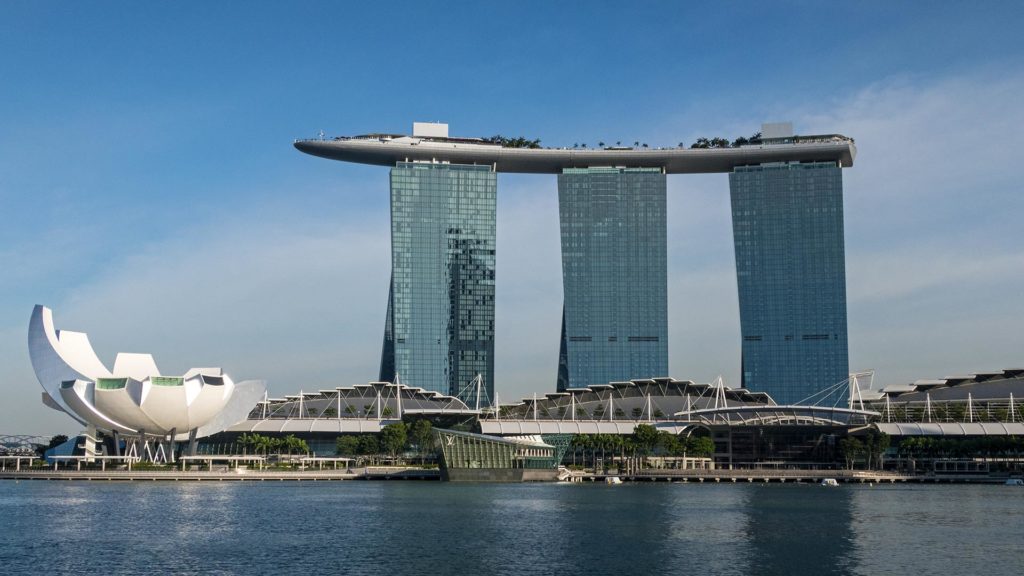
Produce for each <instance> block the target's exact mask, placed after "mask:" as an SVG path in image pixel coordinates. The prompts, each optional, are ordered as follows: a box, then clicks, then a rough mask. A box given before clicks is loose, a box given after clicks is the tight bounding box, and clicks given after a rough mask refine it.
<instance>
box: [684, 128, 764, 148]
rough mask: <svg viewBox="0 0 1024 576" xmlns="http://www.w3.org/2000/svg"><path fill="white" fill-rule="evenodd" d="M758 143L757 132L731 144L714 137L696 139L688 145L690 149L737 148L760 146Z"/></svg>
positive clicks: (758, 135)
mask: <svg viewBox="0 0 1024 576" xmlns="http://www.w3.org/2000/svg"><path fill="white" fill-rule="evenodd" d="M760 143H761V133H760V132H758V133H756V134H754V135H753V136H751V137H750V138H744V137H743V136H740V137H739V138H737V139H735V140H733V141H732V142H729V140H727V139H725V138H720V137H716V138H697V141H696V142H694V143H693V144H690V148H739V147H740V146H743V145H745V144H760ZM679 147H680V148H682V147H683V143H682V142H680V143H679Z"/></svg>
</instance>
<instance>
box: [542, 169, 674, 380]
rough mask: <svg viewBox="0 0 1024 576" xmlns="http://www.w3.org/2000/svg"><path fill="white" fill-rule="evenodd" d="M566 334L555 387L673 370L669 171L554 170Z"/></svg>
mask: <svg viewBox="0 0 1024 576" xmlns="http://www.w3.org/2000/svg"><path fill="white" fill-rule="evenodd" d="M558 210H559V220H560V224H561V243H562V287H563V293H564V298H565V301H564V306H563V309H562V338H561V346H560V352H559V364H558V390H565V389H566V388H581V387H584V386H587V385H590V384H607V383H608V382H616V381H625V380H630V379H637V378H652V377H657V376H667V375H668V295H667V290H668V286H667V285H668V275H667V256H666V215H665V174H664V173H663V172H662V170H661V169H659V168H566V169H565V170H563V172H562V173H561V174H559V175H558Z"/></svg>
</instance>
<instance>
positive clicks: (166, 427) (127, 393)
mask: <svg viewBox="0 0 1024 576" xmlns="http://www.w3.org/2000/svg"><path fill="white" fill-rule="evenodd" d="M28 348H29V354H30V356H31V358H32V367H33V368H34V369H35V373H36V378H38V379H39V383H40V384H41V385H42V386H43V390H45V392H44V393H43V403H44V404H46V405H47V406H50V407H51V408H55V409H57V410H61V411H63V412H66V413H67V414H69V415H70V416H71V417H72V418H74V419H75V420H77V421H79V422H80V423H82V424H83V425H87V426H95V427H96V428H98V429H100V430H107V431H110V432H117V433H119V434H126V435H138V436H157V437H164V438H168V439H171V440H185V439H187V438H188V437H189V436H190V433H192V434H193V435H192V437H193V438H202V437H205V436H209V435H211V434H216V433H217V432H220V431H222V430H224V429H226V428H227V427H229V426H231V425H232V424H235V423H237V422H240V421H242V420H245V418H246V416H247V415H248V414H249V411H250V410H252V408H253V407H254V406H255V405H256V404H257V403H258V402H259V401H260V400H262V399H263V398H264V396H265V393H266V385H265V384H264V382H262V381H259V380H247V381H244V382H238V383H235V382H233V381H232V380H231V378H229V377H228V376H227V375H226V374H224V373H223V372H222V371H221V369H220V368H193V369H191V370H189V371H188V372H186V373H185V375H184V376H165V375H162V374H160V371H159V370H157V367H156V363H155V362H154V361H153V357H152V356H151V355H149V354H127V353H120V354H118V355H117V358H116V359H115V360H114V368H113V370H108V369H107V367H106V366H104V365H103V363H102V362H100V360H99V359H98V358H97V357H96V353H95V352H94V351H93V349H92V345H91V344H90V343H89V337H88V335H86V334H85V333H83V332H71V331H68V330H54V327H53V313H52V312H51V311H50V309H49V308H46V307H45V306H36V307H35V310H33V311H32V320H31V322H30V324H29V332H28Z"/></svg>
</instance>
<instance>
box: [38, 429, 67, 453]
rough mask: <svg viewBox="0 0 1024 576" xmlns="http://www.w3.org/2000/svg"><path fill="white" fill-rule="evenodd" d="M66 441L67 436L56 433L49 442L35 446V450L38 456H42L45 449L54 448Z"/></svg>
mask: <svg viewBox="0 0 1024 576" xmlns="http://www.w3.org/2000/svg"><path fill="white" fill-rule="evenodd" d="M67 441H68V437H67V436H65V435H63V434H57V435H56V436H53V437H51V438H50V442H49V443H47V445H46V446H40V447H39V448H36V452H37V453H39V457H40V458H42V457H43V456H45V455H46V451H47V450H49V449H50V448H55V447H57V446H60V445H61V444H63V443H65V442H67Z"/></svg>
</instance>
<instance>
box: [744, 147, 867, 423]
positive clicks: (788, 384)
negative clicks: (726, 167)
mask: <svg viewBox="0 0 1024 576" xmlns="http://www.w3.org/2000/svg"><path fill="white" fill-rule="evenodd" d="M729 188H730V192H731V196H732V223H733V238H734V243H735V250H736V279H737V285H738V289H739V305H740V325H741V332H742V338H743V342H742V372H741V374H742V386H743V387H744V388H749V389H751V390H758V391H763V392H768V393H769V394H771V396H772V398H774V399H775V400H776V401H777V402H779V403H780V404H792V403H795V402H799V401H801V400H803V399H805V398H807V397H809V396H811V395H813V394H815V393H817V392H819V391H821V390H823V389H825V388H828V387H829V386H831V385H833V384H836V383H837V382H841V381H843V380H845V379H847V377H848V374H849V360H848V348H847V340H846V258H845V253H844V241H843V177H842V173H841V168H840V166H839V164H838V163H837V162H834V161H832V162H778V163H765V164H759V165H753V166H738V167H736V168H735V169H734V170H733V172H732V173H730V174H729Z"/></svg>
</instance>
